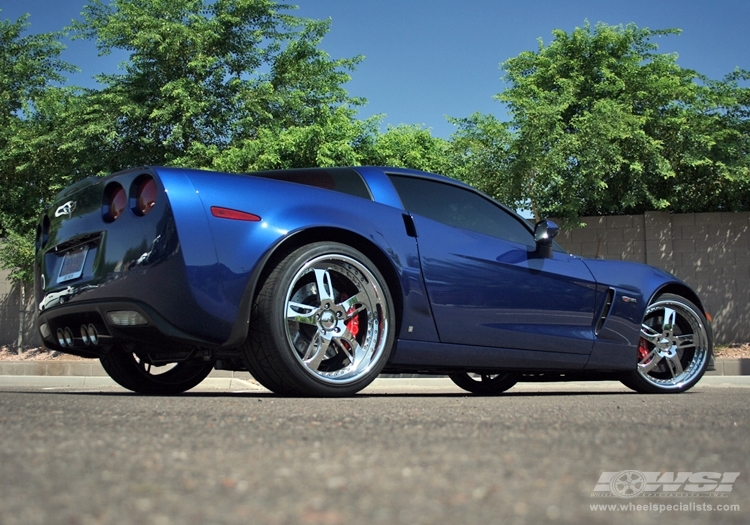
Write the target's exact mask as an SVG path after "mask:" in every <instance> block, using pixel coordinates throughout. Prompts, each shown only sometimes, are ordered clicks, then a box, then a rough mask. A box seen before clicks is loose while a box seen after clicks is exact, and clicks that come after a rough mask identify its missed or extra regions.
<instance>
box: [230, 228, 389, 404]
mask: <svg viewBox="0 0 750 525" xmlns="http://www.w3.org/2000/svg"><path fill="white" fill-rule="evenodd" d="M395 332H396V325H395V311H394V307H393V300H392V298H391V293H390V290H389V289H388V286H387V284H386V281H385V279H384V278H383V276H382V274H381V273H380V271H379V270H378V268H377V267H376V266H375V264H373V263H372V261H370V260H369V259H368V258H367V257H366V256H365V255H363V254H362V253H360V252H359V251H357V250H355V249H353V248H351V247H350V246H347V245H345V244H340V243H334V242H319V243H314V244H310V245H307V246H304V247H302V248H299V249H297V250H295V251H294V252H292V253H291V254H290V255H288V256H287V257H286V258H284V260H283V261H281V263H280V264H278V265H277V266H276V267H275V268H274V269H273V271H272V272H271V273H270V275H269V276H268V278H267V279H266V280H265V281H264V283H263V284H262V286H261V288H260V291H259V292H258V294H257V296H256V297H255V300H254V302H253V307H252V313H251V317H250V331H249V335H248V340H247V341H246V343H245V344H244V345H243V347H242V354H243V358H244V360H245V363H246V365H247V367H248V370H249V371H250V373H251V374H252V375H253V376H254V377H255V379H257V380H258V382H259V383H260V384H262V385H263V386H265V387H266V388H268V389H269V390H271V391H273V392H275V393H277V394H284V395H294V396H326V397H331V396H349V395H353V394H355V393H357V392H358V391H360V390H361V389H363V388H365V387H366V386H367V385H369V384H370V383H371V382H372V381H373V380H374V379H375V378H376V377H377V376H378V374H380V371H381V370H382V369H383V367H384V366H385V364H386V362H387V361H388V357H389V356H390V353H391V349H392V347H393V342H394V339H395Z"/></svg>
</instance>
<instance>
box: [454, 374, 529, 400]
mask: <svg viewBox="0 0 750 525" xmlns="http://www.w3.org/2000/svg"><path fill="white" fill-rule="evenodd" d="M448 377H450V378H451V381H453V382H454V383H455V384H456V385H457V386H459V387H461V388H463V389H464V390H468V391H469V392H471V393H472V394H482V395H485V396H489V395H494V394H500V393H502V392H505V391H506V390H508V389H509V388H511V387H513V385H515V384H516V383H517V382H518V374H517V373H515V372H503V373H501V374H474V373H470V372H460V373H457V374H450V375H449V376H448Z"/></svg>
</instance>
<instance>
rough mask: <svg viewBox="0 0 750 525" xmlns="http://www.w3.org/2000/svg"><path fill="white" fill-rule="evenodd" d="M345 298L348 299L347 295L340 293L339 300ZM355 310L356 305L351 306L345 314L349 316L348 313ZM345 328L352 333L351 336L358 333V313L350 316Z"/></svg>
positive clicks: (355, 335)
mask: <svg viewBox="0 0 750 525" xmlns="http://www.w3.org/2000/svg"><path fill="white" fill-rule="evenodd" d="M347 299H349V296H348V295H346V294H341V299H340V300H341V302H344V301H346V300H347ZM356 311H357V307H356V306H352V307H351V308H349V310H348V311H347V312H346V316H347V317H349V316H350V315H352V314H353V313H354V312H356ZM346 329H347V330H349V333H350V334H352V337H357V334H358V333H359V315H355V316H354V317H352V318H351V319H349V320H348V321H347V322H346Z"/></svg>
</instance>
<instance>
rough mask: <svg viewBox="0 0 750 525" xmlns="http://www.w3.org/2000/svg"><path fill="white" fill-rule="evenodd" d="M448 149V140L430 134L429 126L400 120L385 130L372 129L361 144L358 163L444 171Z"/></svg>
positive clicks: (446, 171)
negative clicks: (369, 136)
mask: <svg viewBox="0 0 750 525" xmlns="http://www.w3.org/2000/svg"><path fill="white" fill-rule="evenodd" d="M448 150H449V143H448V141H446V140H444V139H441V138H438V137H433V136H432V133H431V132H430V130H429V129H426V128H424V127H422V126H419V125H417V124H413V125H410V124H401V125H398V126H389V127H388V129H387V130H386V132H385V133H380V132H377V131H376V132H375V133H374V135H373V140H372V141H371V142H369V143H367V144H365V145H364V147H363V148H362V150H361V151H362V157H361V159H360V163H361V164H369V165H376V166H400V167H404V168H412V169H416V170H423V171H433V172H438V173H448V172H449V171H450V170H451V166H450V162H449V160H448Z"/></svg>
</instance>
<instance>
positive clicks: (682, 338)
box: [622, 294, 713, 393]
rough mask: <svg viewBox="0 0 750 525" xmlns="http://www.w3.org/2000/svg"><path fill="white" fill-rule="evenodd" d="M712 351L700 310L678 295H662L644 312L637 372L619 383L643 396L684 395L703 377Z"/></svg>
mask: <svg viewBox="0 0 750 525" xmlns="http://www.w3.org/2000/svg"><path fill="white" fill-rule="evenodd" d="M712 348H713V336H712V333H711V327H710V326H709V324H708V321H707V320H706V317H705V315H704V314H703V312H702V311H701V310H700V308H698V307H697V306H695V305H694V304H693V303H691V302H690V301H688V300H687V299H685V298H684V297H680V296H679V295H673V294H664V295H661V296H659V297H657V298H656V300H655V301H654V302H653V303H651V304H650V305H649V307H648V308H646V313H645V315H644V317H643V323H642V325H641V337H640V342H639V345H638V363H637V368H636V370H633V371H631V372H628V373H627V375H625V376H624V377H623V379H622V382H623V384H625V385H626V386H628V387H629V388H632V389H633V390H636V391H638V392H643V393H673V392H684V391H685V390H688V389H689V388H691V387H693V385H695V384H696V383H697V382H698V381H699V380H700V378H701V377H703V373H704V372H705V371H706V367H707V365H708V360H709V357H710V356H711V354H712V351H713V350H712Z"/></svg>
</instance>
